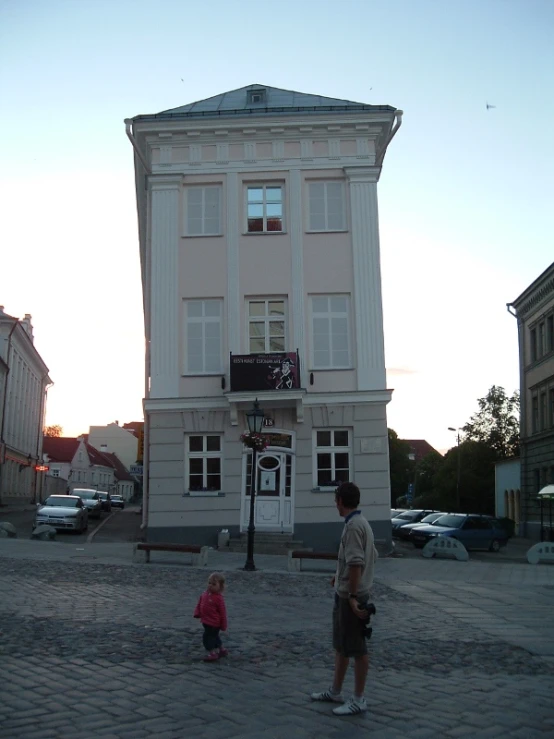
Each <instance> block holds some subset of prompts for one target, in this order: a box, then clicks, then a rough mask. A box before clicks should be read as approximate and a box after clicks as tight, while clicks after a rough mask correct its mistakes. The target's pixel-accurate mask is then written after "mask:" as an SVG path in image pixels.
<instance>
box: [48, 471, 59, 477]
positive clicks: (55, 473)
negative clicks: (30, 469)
mask: <svg viewBox="0 0 554 739" xmlns="http://www.w3.org/2000/svg"><path fill="white" fill-rule="evenodd" d="M50 474H51V475H52V477H59V476H60V471H59V470H51V471H50Z"/></svg>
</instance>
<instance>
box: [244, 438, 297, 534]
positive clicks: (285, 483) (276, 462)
mask: <svg viewBox="0 0 554 739" xmlns="http://www.w3.org/2000/svg"><path fill="white" fill-rule="evenodd" d="M256 468H257V470H256V471H257V474H256V497H255V508H254V525H255V526H256V529H260V530H265V531H287V532H291V531H292V530H293V520H292V519H293V505H292V479H293V478H292V454H287V453H285V452H272V451H265V452H262V453H261V454H257V455H256ZM251 471H252V455H251V454H248V455H247V457H246V470H245V472H246V474H245V475H243V480H244V482H245V485H244V490H243V515H242V529H243V531H245V530H246V528H247V527H248V522H249V520H250V484H251Z"/></svg>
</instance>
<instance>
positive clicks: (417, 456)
mask: <svg viewBox="0 0 554 739" xmlns="http://www.w3.org/2000/svg"><path fill="white" fill-rule="evenodd" d="M402 441H404V442H406V444H409V445H410V454H409V457H410V459H411V460H412V462H415V463H416V464H417V463H418V462H421V460H422V459H424V458H425V457H426V456H427V455H428V454H430V453H431V452H436V453H437V454H439V452H437V450H436V449H435V448H434V447H432V446H431V444H429V442H428V441H425V439H402Z"/></svg>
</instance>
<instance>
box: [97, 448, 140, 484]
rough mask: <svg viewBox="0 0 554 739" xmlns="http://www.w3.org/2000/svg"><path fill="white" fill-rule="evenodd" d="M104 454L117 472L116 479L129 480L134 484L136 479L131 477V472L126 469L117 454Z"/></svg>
mask: <svg viewBox="0 0 554 739" xmlns="http://www.w3.org/2000/svg"><path fill="white" fill-rule="evenodd" d="M102 454H103V456H104V457H107V458H108V459H109V460H110V461H111V463H112V467H113V468H114V470H115V477H116V479H117V480H121V481H124V480H129V481H130V482H134V478H133V477H131V475H130V473H129V470H128V469H127V468H126V467H125V465H124V464H123V462H122V461H121V460H120V459H119V457H118V456H117V454H115V453H114V452H102Z"/></svg>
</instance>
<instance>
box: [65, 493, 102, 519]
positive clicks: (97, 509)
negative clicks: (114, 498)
mask: <svg viewBox="0 0 554 739" xmlns="http://www.w3.org/2000/svg"><path fill="white" fill-rule="evenodd" d="M71 494H72V495H78V496H79V498H81V500H82V501H83V503H84V504H85V506H86V509H87V510H88V515H89V516H90V517H91V518H100V514H101V513H102V501H101V500H100V496H99V495H98V491H97V490H94V489H93V488H73V490H72V491H71Z"/></svg>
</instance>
